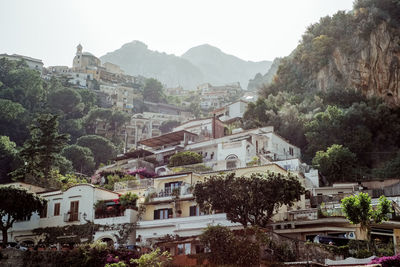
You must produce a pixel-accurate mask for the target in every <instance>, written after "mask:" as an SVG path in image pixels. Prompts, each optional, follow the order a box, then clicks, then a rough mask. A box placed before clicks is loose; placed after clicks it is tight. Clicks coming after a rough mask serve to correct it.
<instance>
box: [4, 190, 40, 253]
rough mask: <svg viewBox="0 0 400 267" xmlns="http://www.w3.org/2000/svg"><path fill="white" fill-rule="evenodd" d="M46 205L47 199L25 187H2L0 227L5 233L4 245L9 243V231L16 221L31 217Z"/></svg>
mask: <svg viewBox="0 0 400 267" xmlns="http://www.w3.org/2000/svg"><path fill="white" fill-rule="evenodd" d="M45 205H47V204H46V200H44V199H42V198H41V197H40V196H37V195H36V194H34V193H29V192H28V191H27V190H25V189H23V188H16V187H13V186H4V187H0V218H2V220H0V229H1V231H2V233H3V247H6V245H7V242H8V235H7V231H8V229H10V228H11V227H12V225H13V224H14V222H15V221H16V220H23V219H25V218H30V217H31V215H32V213H33V212H40V211H41V210H42V209H43V208H44V206H45Z"/></svg>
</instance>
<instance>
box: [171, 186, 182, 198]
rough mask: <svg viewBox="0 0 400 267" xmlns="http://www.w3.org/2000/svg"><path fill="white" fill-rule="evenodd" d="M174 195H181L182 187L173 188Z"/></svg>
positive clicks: (176, 196)
mask: <svg viewBox="0 0 400 267" xmlns="http://www.w3.org/2000/svg"><path fill="white" fill-rule="evenodd" d="M172 195H173V196H174V197H175V198H178V197H179V196H180V195H181V188H180V187H176V188H174V189H172Z"/></svg>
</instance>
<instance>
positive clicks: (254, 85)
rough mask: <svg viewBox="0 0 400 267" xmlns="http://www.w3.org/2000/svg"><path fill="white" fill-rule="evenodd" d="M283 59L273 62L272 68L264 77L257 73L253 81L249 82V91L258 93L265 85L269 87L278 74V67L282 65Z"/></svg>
mask: <svg viewBox="0 0 400 267" xmlns="http://www.w3.org/2000/svg"><path fill="white" fill-rule="evenodd" d="M281 60H282V59H281V58H279V57H277V58H275V59H274V61H272V65H271V67H270V68H269V69H268V71H267V73H265V74H264V75H262V74H261V73H257V74H256V76H254V78H253V79H251V80H249V84H248V85H247V90H250V91H256V90H258V89H259V88H261V87H262V86H263V85H269V84H271V83H272V81H273V79H274V76H275V74H276V72H277V71H278V67H279V65H280V64H281Z"/></svg>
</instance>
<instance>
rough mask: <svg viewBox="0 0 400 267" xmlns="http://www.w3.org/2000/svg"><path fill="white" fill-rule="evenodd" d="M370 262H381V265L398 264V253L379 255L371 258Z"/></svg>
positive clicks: (399, 259)
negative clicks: (385, 255)
mask: <svg viewBox="0 0 400 267" xmlns="http://www.w3.org/2000/svg"><path fill="white" fill-rule="evenodd" d="M370 264H381V265H382V267H393V266H400V254H397V255H395V256H389V257H380V258H375V259H373V260H372V261H371V262H370Z"/></svg>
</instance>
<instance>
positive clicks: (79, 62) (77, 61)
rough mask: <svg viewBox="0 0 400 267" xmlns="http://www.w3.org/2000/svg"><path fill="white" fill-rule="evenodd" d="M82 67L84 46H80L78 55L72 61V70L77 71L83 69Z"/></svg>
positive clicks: (77, 48) (77, 49)
mask: <svg viewBox="0 0 400 267" xmlns="http://www.w3.org/2000/svg"><path fill="white" fill-rule="evenodd" d="M81 66H82V45H81V44H78V46H77V47H76V55H75V57H74V60H73V61H72V68H73V69H74V70H75V71H76V70H79V69H81Z"/></svg>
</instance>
